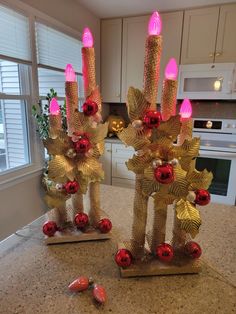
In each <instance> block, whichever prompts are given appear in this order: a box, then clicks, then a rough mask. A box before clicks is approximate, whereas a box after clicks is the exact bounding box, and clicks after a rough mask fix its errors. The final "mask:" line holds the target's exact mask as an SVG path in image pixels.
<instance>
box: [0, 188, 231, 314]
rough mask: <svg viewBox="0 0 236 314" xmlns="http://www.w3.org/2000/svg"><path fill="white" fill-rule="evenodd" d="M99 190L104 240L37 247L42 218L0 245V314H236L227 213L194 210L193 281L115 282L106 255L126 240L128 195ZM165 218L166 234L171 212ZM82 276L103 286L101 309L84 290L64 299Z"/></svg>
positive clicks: (223, 209)
mask: <svg viewBox="0 0 236 314" xmlns="http://www.w3.org/2000/svg"><path fill="white" fill-rule="evenodd" d="M101 190H102V195H101V198H102V204H103V208H104V210H105V211H106V212H107V213H108V214H109V215H110V218H111V219H112V221H113V225H114V228H113V237H112V239H111V240H107V241H102V242H84V243H74V244H64V245H54V246H45V245H44V244H43V235H42V234H41V225H42V222H43V221H44V220H45V217H42V218H41V219H38V220H37V221H35V222H34V223H33V224H31V225H29V226H26V227H25V228H24V229H23V230H19V231H18V232H17V233H18V235H13V236H11V237H9V238H8V239H7V240H5V241H3V242H1V243H0V282H1V285H0V313H1V314H8V313H27V314H31V313H32V314H36V313H41V314H42V313H57V314H59V313H62V314H67V313H69V314H72V313H76V314H78V313H79V314H80V313H81V314H86V313H100V312H101V313H116V314H119V313H121V314H123V313H135V314H144V313H158V314H162V313H165V314H169V313H170V314H172V313H183V314H190V313H191V314H195V313H196V314H198V313H203V314H205V313H211V314H213V313H223V314H229V313H236V291H235V288H233V284H234V285H236V269H235V268H236V266H235V265H236V263H235V261H236V256H235V252H236V247H235V246H236V245H235V243H236V241H235V240H236V234H235V222H236V207H235V206H224V205H216V204H211V205H209V206H206V207H202V208H201V215H202V220H203V225H202V227H201V232H200V235H199V236H198V237H197V239H196V241H198V242H199V243H200V244H201V246H202V248H203V259H204V260H205V261H206V264H204V267H203V271H202V273H201V274H198V275H178V276H162V277H145V278H132V279H121V278H120V274H119V270H118V268H117V266H116V264H115V263H114V254H115V252H116V247H117V241H119V240H122V239H128V237H129V234H130V228H131V222H132V201H133V190H131V189H125V188H117V187H111V186H102V188H101ZM151 205H152V204H150V214H151V211H152V210H151V208H152V206H151ZM19 214H20V213H19ZM169 214H170V215H169ZM169 214H168V215H169V217H168V218H169V223H168V230H169V231H170V230H171V224H172V221H171V220H172V218H173V217H172V210H171V209H170V211H169ZM82 274H83V275H87V276H92V277H93V278H94V280H95V281H96V282H98V283H100V284H102V285H104V286H105V287H106V290H107V294H108V300H107V303H106V305H105V306H104V307H100V308H99V307H97V306H96V305H95V304H94V303H93V302H92V297H91V291H87V292H85V293H81V294H77V295H74V294H71V293H69V292H68V290H67V285H68V284H69V283H70V282H71V281H72V280H73V279H75V278H76V277H77V276H79V275H82ZM229 281H230V282H231V284H230V283H229Z"/></svg>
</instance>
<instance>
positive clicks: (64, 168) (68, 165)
mask: <svg viewBox="0 0 236 314" xmlns="http://www.w3.org/2000/svg"><path fill="white" fill-rule="evenodd" d="M73 168H74V165H73V163H72V161H71V160H69V159H68V158H66V157H64V156H62V155H56V156H55V157H54V158H53V159H52V160H50V161H49V163H48V177H49V178H50V179H52V180H55V181H57V178H60V177H64V176H67V174H68V173H70V172H71V171H73Z"/></svg>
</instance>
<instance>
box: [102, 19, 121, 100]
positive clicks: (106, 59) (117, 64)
mask: <svg viewBox="0 0 236 314" xmlns="http://www.w3.org/2000/svg"><path fill="white" fill-rule="evenodd" d="M121 34H122V19H112V20H102V22H101V91H102V99H103V102H114V103H116V102H120V100H121V85H120V82H121Z"/></svg>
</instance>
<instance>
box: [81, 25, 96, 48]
mask: <svg viewBox="0 0 236 314" xmlns="http://www.w3.org/2000/svg"><path fill="white" fill-rule="evenodd" d="M82 41H83V45H84V47H86V48H92V47H93V35H92V33H91V31H90V29H89V28H88V27H86V28H85V29H84V32H83V36H82Z"/></svg>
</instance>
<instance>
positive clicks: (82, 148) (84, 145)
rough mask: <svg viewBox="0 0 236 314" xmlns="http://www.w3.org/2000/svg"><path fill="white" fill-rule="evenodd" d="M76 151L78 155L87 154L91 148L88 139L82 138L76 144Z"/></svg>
mask: <svg viewBox="0 0 236 314" xmlns="http://www.w3.org/2000/svg"><path fill="white" fill-rule="evenodd" d="M74 146H75V150H76V152H77V153H78V154H85V153H87V152H88V151H89V150H90V148H91V143H90V141H89V139H88V138H86V137H81V138H80V139H78V141H77V142H75V143H74Z"/></svg>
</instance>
